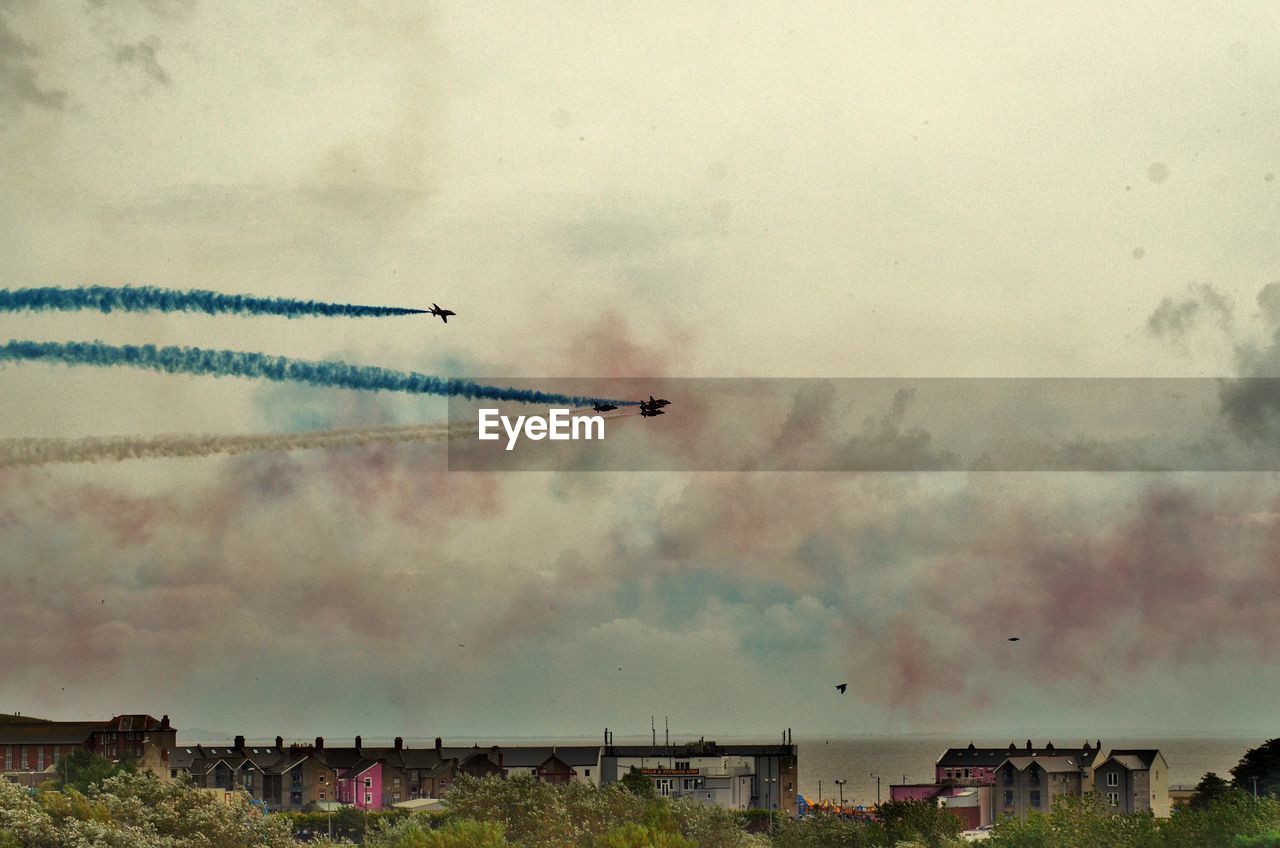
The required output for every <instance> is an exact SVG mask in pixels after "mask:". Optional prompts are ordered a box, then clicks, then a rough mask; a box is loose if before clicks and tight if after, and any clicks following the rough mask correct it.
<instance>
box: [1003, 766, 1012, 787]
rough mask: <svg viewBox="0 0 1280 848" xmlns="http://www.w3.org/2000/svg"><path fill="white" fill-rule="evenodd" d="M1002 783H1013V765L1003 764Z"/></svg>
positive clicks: (1008, 784)
mask: <svg viewBox="0 0 1280 848" xmlns="http://www.w3.org/2000/svg"><path fill="white" fill-rule="evenodd" d="M1004 785H1005V786H1012V785H1013V766H1005V770H1004Z"/></svg>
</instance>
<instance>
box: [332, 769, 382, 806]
mask: <svg viewBox="0 0 1280 848" xmlns="http://www.w3.org/2000/svg"><path fill="white" fill-rule="evenodd" d="M338 803H340V804H352V805H354V806H355V807H356V808H357V809H360V810H380V809H382V762H381V761H380V760H361V761H360V762H358V763H356V764H355V765H353V766H352V767H351V768H349V769H347V770H346V772H344V773H343V774H342V775H341V776H340V777H339V778H338Z"/></svg>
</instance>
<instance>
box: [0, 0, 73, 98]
mask: <svg viewBox="0 0 1280 848" xmlns="http://www.w3.org/2000/svg"><path fill="white" fill-rule="evenodd" d="M8 15H9V12H8V10H6V9H5V8H4V7H0V109H4V110H5V111H7V112H10V113H18V112H21V111H22V110H23V108H24V107H26V106H34V107H37V108H40V109H50V110H54V111H63V110H65V109H66V108H67V106H68V100H69V97H70V96H69V95H68V93H67V92H66V91H64V90H63V89H60V88H52V87H47V86H44V85H42V84H41V83H40V80H39V74H38V73H37V70H36V65H35V61H36V59H38V58H39V56H40V51H39V50H37V49H36V48H35V47H34V46H33V45H32V44H31V43H29V42H28V41H26V40H25V39H23V37H22V36H21V35H19V34H18V33H17V32H16V31H15V30H14V29H13V28H12V27H11V26H10V22H9V20H8Z"/></svg>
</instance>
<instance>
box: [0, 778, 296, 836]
mask: <svg viewBox="0 0 1280 848" xmlns="http://www.w3.org/2000/svg"><path fill="white" fill-rule="evenodd" d="M0 835H2V838H3V840H7V841H8V842H10V843H16V844H17V845H21V846H23V848H63V847H64V846H104V848H105V847H106V846H110V848H197V846H198V848H245V846H250V845H253V846H266V848H292V846H293V839H292V835H291V834H290V831H289V826H288V823H287V822H285V821H283V820H279V819H274V818H272V817H268V816H263V814H262V813H261V811H260V810H258V809H257V808H255V807H253V806H252V805H251V804H250V803H249V800H248V798H247V797H246V796H244V795H243V794H239V793H238V794H236V795H235V796H233V798H232V801H231V802H230V803H224V801H223V796H222V793H216V794H215V793H208V792H204V791H201V790H199V789H196V788H195V787H193V786H191V785H190V784H189V783H186V782H184V781H172V782H161V781H160V780H158V779H157V778H156V777H155V775H152V774H150V773H147V774H136V773H121V774H117V775H116V776H114V777H109V778H106V779H104V780H102V781H101V783H100V784H94V785H92V788H91V789H90V790H89V791H88V792H87V793H82V792H80V791H79V790H78V789H76V788H74V787H71V786H68V787H67V788H66V789H65V790H63V791H46V792H41V793H38V794H37V795H34V796H33V795H32V794H30V793H29V792H27V791H26V790H25V789H23V788H21V787H19V786H16V785H14V784H12V783H10V782H9V781H6V780H0ZM3 844H4V842H2V841H0V845H3Z"/></svg>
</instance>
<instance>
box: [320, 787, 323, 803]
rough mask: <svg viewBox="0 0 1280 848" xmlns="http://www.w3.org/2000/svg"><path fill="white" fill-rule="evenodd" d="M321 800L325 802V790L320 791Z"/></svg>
mask: <svg viewBox="0 0 1280 848" xmlns="http://www.w3.org/2000/svg"><path fill="white" fill-rule="evenodd" d="M320 800H321V801H323V800H324V790H323V789H321V790H320Z"/></svg>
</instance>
